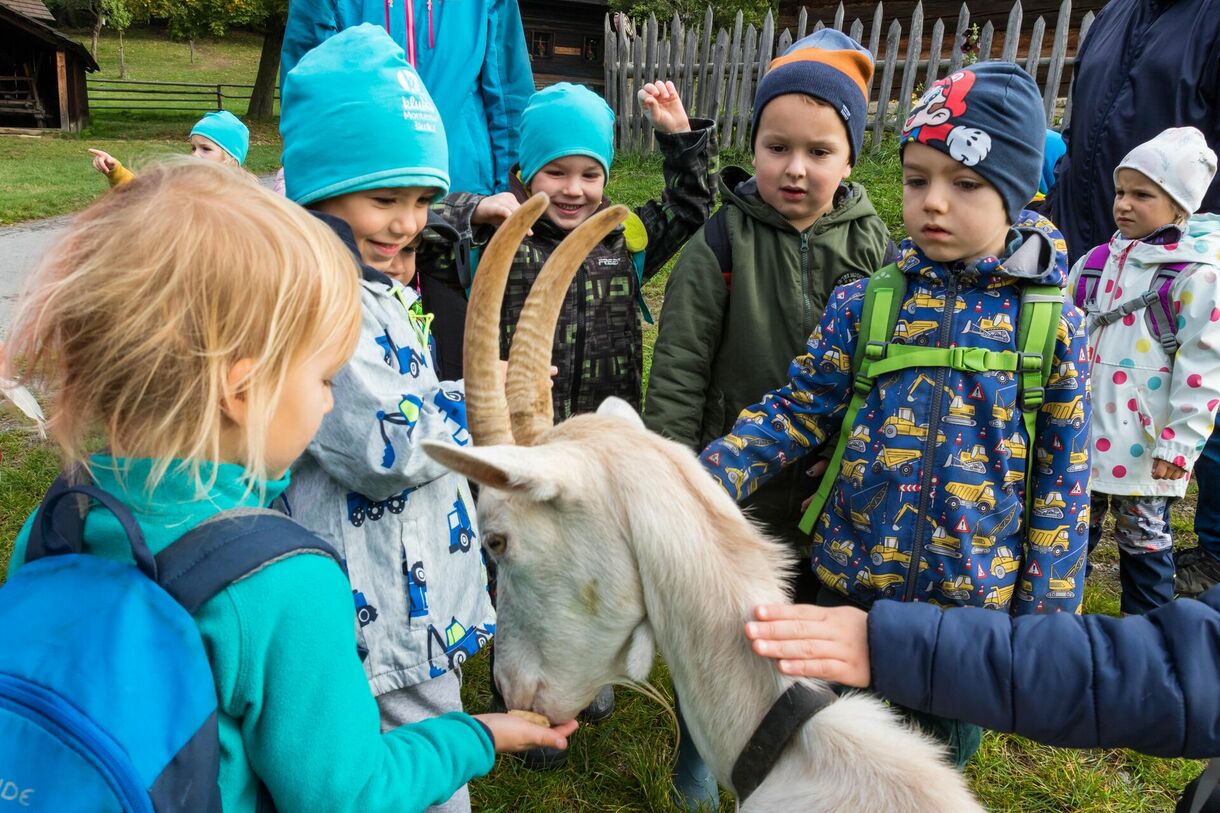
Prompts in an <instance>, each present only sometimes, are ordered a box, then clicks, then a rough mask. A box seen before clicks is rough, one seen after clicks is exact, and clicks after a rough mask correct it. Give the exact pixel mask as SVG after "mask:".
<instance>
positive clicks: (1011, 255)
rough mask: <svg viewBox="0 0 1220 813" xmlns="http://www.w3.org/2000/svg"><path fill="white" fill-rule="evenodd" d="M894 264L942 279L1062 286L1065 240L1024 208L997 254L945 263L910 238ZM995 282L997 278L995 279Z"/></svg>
mask: <svg viewBox="0 0 1220 813" xmlns="http://www.w3.org/2000/svg"><path fill="white" fill-rule="evenodd" d="M898 256H899V260H898V265H899V267H900V268H902V270H903V272H904V273H906V274H914V275H920V276H924V277H928V278H931V279H934V280H941V281H943V280H945V279H947V278H948V277H949V275H950V274H953V275H955V276H959V277H964V278H973V277H997V278H1000V279H1001V280H1002V279H1005V278H1007V279H1011V280H1024V281H1026V282H1033V283H1037V284H1039V285H1054V286H1057V287H1059V288H1062V287H1063V286H1064V285H1065V284H1066V282H1067V275H1068V263H1067V243H1066V242H1065V241H1064V239H1063V235H1062V234H1061V233H1060V232H1059V229H1058V228H1057V227H1056V226H1055V224H1053V223H1051V222H1050V221H1049V220H1047V219H1046V218H1045V217H1042V216H1041V215H1039V214H1037V213H1035V212H1030V211H1024V212H1022V213H1021V217H1020V219H1019V220H1018V221H1017V224H1016V225H1015V226H1013V227H1012V228H1011V229H1010V230H1009V232H1008V246H1007V247H1006V248H1005V249H1004V254H1003V256H1001V257H982V258H980V259H978V260H975V261H973V262H970V263H961V262H957V263H950V264H948V265H946V264H945V263H942V262H938V261H936V260H932V259H929V258H928V256H927V255H926V254H924V253H923V249H921V248H920V247H919V246H918V245H916V244H915V241H914V240H912V239H911V238H910V237H908V238H906V239H905V240H903V241H902V243H900V244H899V246H898ZM996 282H999V280H996Z"/></svg>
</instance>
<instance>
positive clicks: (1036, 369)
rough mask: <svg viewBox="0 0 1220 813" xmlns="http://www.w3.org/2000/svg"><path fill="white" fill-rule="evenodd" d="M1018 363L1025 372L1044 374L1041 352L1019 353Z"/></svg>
mask: <svg viewBox="0 0 1220 813" xmlns="http://www.w3.org/2000/svg"><path fill="white" fill-rule="evenodd" d="M1017 365H1018V367H1019V369H1020V371H1021V372H1023V373H1037V374H1038V375H1041V374H1042V354H1041V353H1017Z"/></svg>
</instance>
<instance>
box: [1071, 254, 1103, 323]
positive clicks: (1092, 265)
mask: <svg viewBox="0 0 1220 813" xmlns="http://www.w3.org/2000/svg"><path fill="white" fill-rule="evenodd" d="M1109 260H1110V245H1109V243H1102V244H1101V245H1100V246H1096V247H1094V248H1093V250H1092V251H1090V252H1089V253H1088V254H1086V255H1085V258H1084V267H1083V268H1082V269H1081V272H1080V276H1079V277H1077V279H1076V290H1075V291H1074V292H1073V297H1072V300H1073V301H1074V302H1075V303H1076V307H1078V308H1080V309H1081V310H1082V311H1087V310H1088V306H1089V304H1090V303H1093V302H1096V301H1097V284H1098V283H1099V282H1100V281H1101V272H1102V271H1104V270H1105V268H1106V263H1107V262H1109Z"/></svg>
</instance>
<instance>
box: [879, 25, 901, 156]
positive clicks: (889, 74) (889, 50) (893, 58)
mask: <svg viewBox="0 0 1220 813" xmlns="http://www.w3.org/2000/svg"><path fill="white" fill-rule="evenodd" d="M901 39H902V23H900V22H898V21H897V20H894V21H893V22H891V23H890V31H889V34H887V35H886V39H885V67H884V68H883V69H882V74H881V87H880V88H879V91H880V92H879V93H878V94H877V116H876V118H874V119H873V139H872V150H873V152H877V151H878V150H880V149H881V137H882V135H884V133H885V119H886V115H887V114H888V113H889V107H890V91H892V90H893V89H894V63H895V62H897V61H898V42H899V40H901Z"/></svg>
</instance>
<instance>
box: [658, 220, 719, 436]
mask: <svg viewBox="0 0 1220 813" xmlns="http://www.w3.org/2000/svg"><path fill="white" fill-rule="evenodd" d="M727 306H728V290H727V288H726V287H725V284H724V277H723V276H721V273H720V264H719V263H718V262H717V260H716V257H715V255H714V254H713V253H712V250H711V249H710V248H709V247H708V245H707V243H706V242H705V241H704V240H703V232H702V231H700V232H699V233H698V234H696V235H695V237H694V238H693V239H692V240H691V241H690V243H688V244H687V246H686V248H685V249H683V251H682V256H681V257H679V258H678V262H677V264H675V265H674V267H673V270H672V271H670V274H669V281H668V282H667V283H666V285H665V304H664V306H663V307H662V310H661V320H660V326H659V329H658V332H657V341H656V345H655V346H654V348H653V352H652V371H651V373H650V374H649V378H648V391H647V393H646V394H645V399H644V425H645V426H647V427H648V428H649V429H651V430H652V431H654V432H659V433H660V434H662V435H665V436H666V437H669V438H672V439H673V440H676V441H678V442H679V443H682V444H685V445H687V446H690V447H692V448H694V449H698V444H699V443H700V442H701V441H702V440H703V437H704V435H703V409H704V403H705V402H706V400H707V390H708V383H709V382H710V381H711V377H712V362H713V361H714V360H715V358H716V354H717V353H718V352H719V350H720V340H721V336H722V333H723V324H724V312H725V308H726V307H727ZM714 431H716V432H720V431H721V427H716V429H715V430H714Z"/></svg>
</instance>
